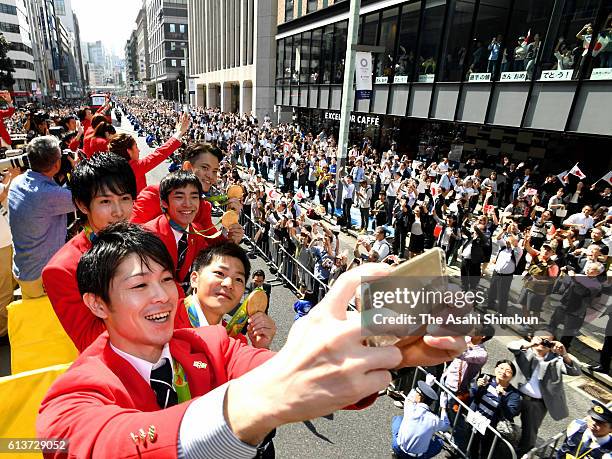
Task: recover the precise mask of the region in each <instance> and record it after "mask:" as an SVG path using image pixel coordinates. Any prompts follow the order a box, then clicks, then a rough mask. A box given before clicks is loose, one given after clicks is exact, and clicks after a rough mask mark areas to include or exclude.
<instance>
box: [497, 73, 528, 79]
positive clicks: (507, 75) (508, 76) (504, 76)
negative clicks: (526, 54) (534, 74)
mask: <svg viewBox="0 0 612 459" xmlns="http://www.w3.org/2000/svg"><path fill="white" fill-rule="evenodd" d="M500 81H527V72H502V74H501V78H500Z"/></svg>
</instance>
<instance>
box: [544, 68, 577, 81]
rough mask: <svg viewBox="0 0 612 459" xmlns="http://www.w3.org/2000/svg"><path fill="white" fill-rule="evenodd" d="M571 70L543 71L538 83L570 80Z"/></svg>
mask: <svg viewBox="0 0 612 459" xmlns="http://www.w3.org/2000/svg"><path fill="white" fill-rule="evenodd" d="M573 73H574V71H573V70H571V69H570V70H544V71H543V72H542V76H541V77H540V81H564V80H571V79H572V74H573Z"/></svg>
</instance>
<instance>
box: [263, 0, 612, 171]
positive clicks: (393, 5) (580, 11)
mask: <svg viewBox="0 0 612 459" xmlns="http://www.w3.org/2000/svg"><path fill="white" fill-rule="evenodd" d="M360 13H361V16H360V24H359V37H358V43H359V44H361V45H365V46H371V47H377V48H375V49H374V50H373V51H374V53H373V55H372V83H373V86H372V94H371V98H369V99H362V100H355V103H354V107H353V116H352V122H351V128H350V133H351V135H350V140H351V142H361V141H362V139H363V138H364V137H368V138H370V139H371V140H372V143H373V144H374V146H375V147H376V148H379V149H386V148H388V147H389V145H391V143H392V142H396V143H397V145H398V150H400V152H405V153H407V154H409V155H411V156H413V157H414V156H415V155H416V153H418V151H419V149H422V148H423V145H424V143H426V142H427V141H428V139H431V138H432V137H435V138H437V139H438V140H439V141H440V142H442V143H443V144H444V145H446V147H448V149H449V150H450V149H451V148H454V149H455V151H456V152H457V153H458V154H459V155H461V154H463V155H464V158H465V156H467V155H471V154H484V155H487V154H489V155H497V154H499V153H500V152H501V153H505V154H508V155H511V156H513V157H514V158H516V159H518V160H522V159H527V158H543V159H544V161H543V163H544V166H545V167H548V166H550V169H551V170H553V169H555V168H557V169H560V168H562V167H565V166H566V165H567V164H570V163H572V162H575V161H576V160H580V161H587V162H589V164H590V165H591V167H593V168H599V170H601V169H603V168H605V169H606V171H607V170H608V169H609V168H607V163H609V162H610V161H611V158H612V155H610V151H611V145H612V144H611V141H612V123H611V122H610V116H609V107H611V106H612V43H610V40H609V38H607V31H609V30H610V28H611V27H612V22H611V21H612V15H611V14H610V13H612V3H611V2H610V1H609V0H572V1H570V0H539V1H537V2H536V1H531V0H495V1H493V0H481V1H476V2H474V1H461V0H446V1H445V0H417V1H405V0H404V1H394V0H385V1H367V0H364V1H362V2H361V12H360ZM348 16H349V2H348V1H346V0H344V1H336V2H334V3H332V2H331V1H328V2H324V1H291V0H281V1H279V6H278V31H277V35H276V42H277V47H276V64H277V65H276V72H275V75H276V94H275V103H276V105H277V107H278V113H277V115H278V116H279V119H280V120H281V121H283V120H284V121H290V120H291V119H292V118H295V119H297V120H298V121H299V122H300V123H302V124H303V125H305V126H306V127H308V128H311V129H313V130H315V129H316V130H321V127H322V126H323V127H324V128H325V129H326V130H327V131H328V132H329V133H332V134H334V135H335V136H337V134H338V126H339V118H340V104H341V99H342V82H343V77H344V60H345V54H346V42H347V30H348ZM587 24H592V30H590V29H588V27H586V26H587ZM593 37H597V38H596V39H595V38H593ZM559 158H561V159H562V161H559ZM602 158H603V162H604V163H605V164H606V166H604V167H603V168H602V167H601V162H602ZM581 164H582V163H581ZM560 170H561V169H560Z"/></svg>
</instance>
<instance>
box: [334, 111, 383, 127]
mask: <svg viewBox="0 0 612 459" xmlns="http://www.w3.org/2000/svg"><path fill="white" fill-rule="evenodd" d="M323 113H324V114H323V117H324V118H325V119H326V120H334V121H340V120H341V119H342V116H341V115H340V112H329V111H325V112H323ZM351 123H357V124H364V125H366V126H380V116H376V115H356V114H351Z"/></svg>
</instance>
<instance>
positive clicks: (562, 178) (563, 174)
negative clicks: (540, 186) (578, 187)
mask: <svg viewBox="0 0 612 459" xmlns="http://www.w3.org/2000/svg"><path fill="white" fill-rule="evenodd" d="M568 175H569V171H563V172H561V173H560V174H559V175H557V178H558V179H559V181H560V182H561V184H562V185H563V186H565V185H566V184H567V178H568Z"/></svg>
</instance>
